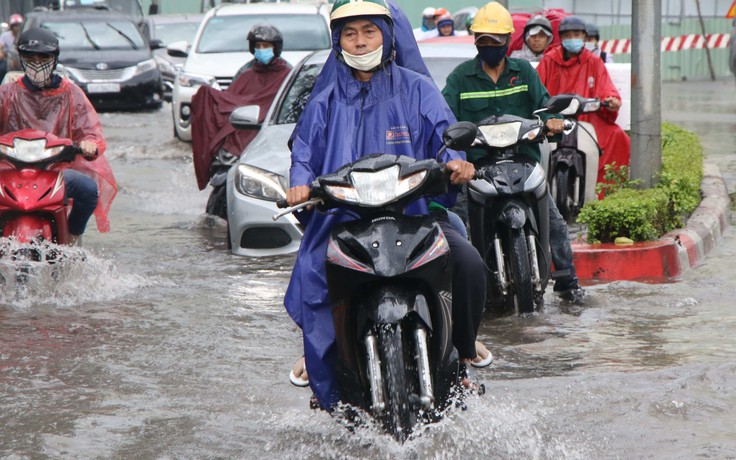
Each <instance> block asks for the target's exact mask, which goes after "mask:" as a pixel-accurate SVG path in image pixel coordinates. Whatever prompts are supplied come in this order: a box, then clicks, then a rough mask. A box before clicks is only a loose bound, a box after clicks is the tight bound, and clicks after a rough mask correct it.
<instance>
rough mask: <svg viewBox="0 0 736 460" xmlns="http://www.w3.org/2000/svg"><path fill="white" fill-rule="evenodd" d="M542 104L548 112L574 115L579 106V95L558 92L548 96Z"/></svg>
mask: <svg viewBox="0 0 736 460" xmlns="http://www.w3.org/2000/svg"><path fill="white" fill-rule="evenodd" d="M544 106H545V107H546V108H547V109H548V110H549V112H550V113H558V114H560V115H575V114H576V113H577V111H578V109H579V108H580V101H579V97H578V96H577V95H575V94H558V95H557V96H552V97H551V98H549V100H548V101H547V103H546V104H544Z"/></svg>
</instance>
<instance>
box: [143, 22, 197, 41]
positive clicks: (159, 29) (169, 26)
mask: <svg viewBox="0 0 736 460" xmlns="http://www.w3.org/2000/svg"><path fill="white" fill-rule="evenodd" d="M198 27H199V23H198V22H164V23H159V24H156V27H155V29H154V34H153V36H154V37H156V38H157V39H159V40H161V41H162V42H163V44H164V46H168V45H169V44H170V43H174V42H178V41H182V40H186V41H187V42H189V43H192V41H194V36H195V35H196V34H197V28H198Z"/></svg>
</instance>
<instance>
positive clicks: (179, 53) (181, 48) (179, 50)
mask: <svg viewBox="0 0 736 460" xmlns="http://www.w3.org/2000/svg"><path fill="white" fill-rule="evenodd" d="M188 49H189V43H187V41H186V40H182V41H178V42H174V43H171V44H169V46H167V47H166V54H168V55H169V56H173V57H182V58H185V57H187V56H188V55H189V53H188V52H187V50H188Z"/></svg>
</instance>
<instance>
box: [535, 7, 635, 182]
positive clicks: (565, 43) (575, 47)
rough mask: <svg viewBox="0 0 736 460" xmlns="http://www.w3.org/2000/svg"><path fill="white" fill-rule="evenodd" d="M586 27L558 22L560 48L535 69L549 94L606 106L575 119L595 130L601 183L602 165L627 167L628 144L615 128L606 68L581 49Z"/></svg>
mask: <svg viewBox="0 0 736 460" xmlns="http://www.w3.org/2000/svg"><path fill="white" fill-rule="evenodd" d="M585 30H586V25H585V22H583V21H582V20H581V19H580V18H577V17H575V16H568V17H566V18H564V19H563V20H562V21H560V27H559V34H560V40H561V42H562V44H561V45H557V46H554V47H552V48H551V49H550V50H548V51H547V52H546V53H545V54H544V57H543V58H542V60H541V61H540V62H539V65H538V66H537V72H538V73H539V77H540V78H541V80H542V83H543V84H544V85H545V86H546V87H547V89H548V90H549V92H550V94H552V95H556V94H569V93H574V94H578V95H580V96H582V97H588V98H598V99H600V100H601V101H605V102H606V103H607V104H608V105H607V106H606V107H603V108H601V110H599V111H598V112H594V113H588V114H584V115H581V116H580V117H579V120H580V121H587V122H589V123H591V124H592V125H593V126H594V127H595V131H596V135H597V137H598V143H599V144H600V147H601V149H602V150H603V155H601V158H600V163H599V166H598V182H604V180H603V175H604V172H605V169H604V168H605V165H607V164H611V163H614V162H615V163H616V166H617V167H620V166H628V165H629V158H630V155H631V141H630V139H629V136H628V135H626V133H625V132H624V130H623V129H622V128H621V127H620V126H619V125H617V124H616V118H617V117H618V109H619V108H620V107H621V96H620V94H619V92H618V90H617V89H616V86H614V84H613V81H611V76H610V75H609V74H608V70H607V69H606V65H605V64H604V62H603V61H602V60H601V59H600V58H599V57H598V56H596V55H595V54H593V53H591V52H590V51H588V50H587V49H586V48H585V46H584V43H585V38H586V32H585Z"/></svg>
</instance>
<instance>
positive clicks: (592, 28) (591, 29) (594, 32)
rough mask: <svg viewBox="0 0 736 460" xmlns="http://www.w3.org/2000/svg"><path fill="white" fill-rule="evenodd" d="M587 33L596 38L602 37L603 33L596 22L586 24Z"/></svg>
mask: <svg viewBox="0 0 736 460" xmlns="http://www.w3.org/2000/svg"><path fill="white" fill-rule="evenodd" d="M585 33H586V34H588V37H593V38H595V39H596V40H600V39H601V33H600V32H599V31H598V27H597V26H596V25H595V24H590V23H588V24H586V25H585Z"/></svg>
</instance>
